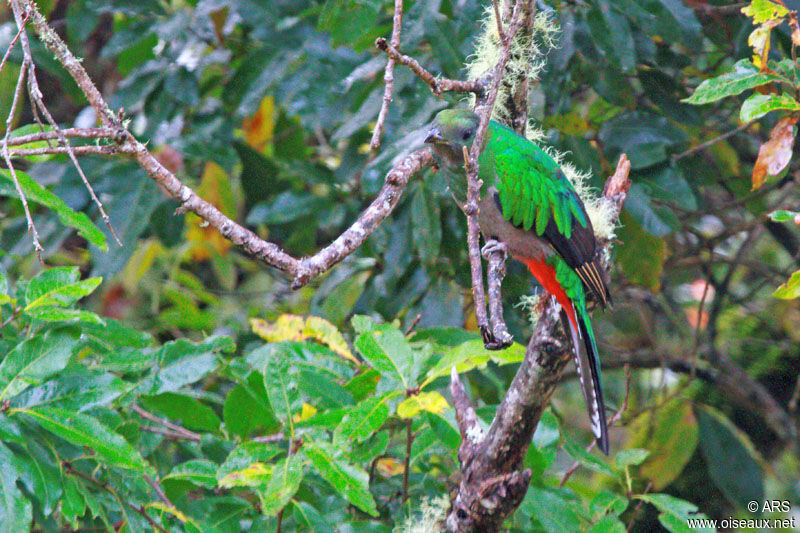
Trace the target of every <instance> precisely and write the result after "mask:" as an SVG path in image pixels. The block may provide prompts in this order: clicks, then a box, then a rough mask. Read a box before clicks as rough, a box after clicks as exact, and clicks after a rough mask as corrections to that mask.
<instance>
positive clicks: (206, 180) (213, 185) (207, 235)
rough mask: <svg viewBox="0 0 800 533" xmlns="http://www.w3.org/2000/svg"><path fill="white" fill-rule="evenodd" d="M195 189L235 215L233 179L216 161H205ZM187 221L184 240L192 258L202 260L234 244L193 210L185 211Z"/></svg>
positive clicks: (205, 197) (218, 206)
mask: <svg viewBox="0 0 800 533" xmlns="http://www.w3.org/2000/svg"><path fill="white" fill-rule="evenodd" d="M195 192H197V194H198V195H199V196H200V197H201V198H203V199H204V200H206V201H208V202H210V203H212V204H214V206H215V207H216V208H217V209H219V210H220V211H221V212H222V214H224V215H225V216H227V217H228V218H231V219H236V218H237V216H238V210H237V207H236V204H237V201H236V198H235V194H234V191H233V187H232V181H231V179H230V178H229V176H228V174H227V173H226V172H225V170H224V169H223V168H222V167H220V166H219V165H218V164H216V163H206V168H205V170H204V171H203V177H202V178H201V180H200V185H199V186H198V187H197V189H196V191H195ZM186 224H187V226H188V228H189V229H188V230H187V232H186V240H187V241H189V242H190V243H191V245H192V247H191V249H190V250H189V256H190V257H191V259H192V260H194V261H204V260H206V259H208V258H210V257H211V255H212V254H214V253H217V254H223V253H225V252H227V251H228V249H230V247H231V246H233V243H231V241H229V240H228V239H226V238H225V237H223V236H222V235H221V234H220V233H219V232H218V231H217V230H216V229H214V228H212V227H211V226H209V225H208V224H207V223H206V222H205V221H204V220H202V219H201V218H200V217H198V216H197V215H195V214H194V213H188V214H187V215H186Z"/></svg>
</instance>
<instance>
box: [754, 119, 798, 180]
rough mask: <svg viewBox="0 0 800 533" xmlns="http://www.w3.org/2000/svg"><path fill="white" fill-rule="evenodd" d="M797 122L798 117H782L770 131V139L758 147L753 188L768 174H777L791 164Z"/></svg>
mask: <svg viewBox="0 0 800 533" xmlns="http://www.w3.org/2000/svg"><path fill="white" fill-rule="evenodd" d="M796 123H797V117H792V116H789V117H784V118H782V119H780V120H779V121H778V123H777V124H775V127H774V128H772V131H770V132H769V140H768V141H767V142H765V143H763V144H762V145H761V148H759V149H758V159H757V160H756V164H755V166H754V167H753V190H755V189H758V188H759V187H761V186H762V185H763V184H764V180H765V179H766V177H767V175H770V176H775V175H776V174H778V173H779V172H780V171H781V170H783V169H784V168H786V165H788V164H789V161H790V160H791V159H792V144H794V125H795V124H796Z"/></svg>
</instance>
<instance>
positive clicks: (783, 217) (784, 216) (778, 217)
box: [769, 209, 800, 222]
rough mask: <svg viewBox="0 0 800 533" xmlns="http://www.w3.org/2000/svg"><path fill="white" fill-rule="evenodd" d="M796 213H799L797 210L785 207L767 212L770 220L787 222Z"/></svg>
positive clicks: (793, 217)
mask: <svg viewBox="0 0 800 533" xmlns="http://www.w3.org/2000/svg"><path fill="white" fill-rule="evenodd" d="M797 215H800V213H798V212H797V211H787V210H785V209H778V210H776V211H773V212H772V213H770V214H769V218H770V220H772V221H773V222H789V221H790V220H792V221H793V220H794V219H795V217H796V216H797Z"/></svg>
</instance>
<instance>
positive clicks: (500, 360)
mask: <svg viewBox="0 0 800 533" xmlns="http://www.w3.org/2000/svg"><path fill="white" fill-rule="evenodd" d="M524 356H525V347H524V346H522V345H521V344H519V343H516V342H515V343H514V344H512V345H511V346H509V347H508V348H505V349H503V350H496V351H492V350H487V349H486V348H485V347H484V345H483V341H482V340H480V339H472V340H469V341H467V342H462V343H461V344H459V345H458V346H456V347H454V348H452V349H450V350H449V351H447V352H446V353H445V354H444V356H443V357H441V358H440V359H439V361H438V362H437V363H436V365H434V367H433V368H431V369H430V370H428V373H427V377H426V378H425V381H424V382H423V383H422V386H423V387H425V386H426V385H428V384H429V383H431V382H432V381H433V380H434V379H436V378H440V377H442V376H449V375H450V369H451V368H452V367H453V366H455V367H456V371H457V372H458V373H459V374H463V373H464V372H469V371H470V370H472V369H475V368H483V367H485V366H486V364H487V363H488V362H489V361H494V362H495V363H497V364H498V365H503V364H509V363H518V362H520V361H522V359H523V357H524Z"/></svg>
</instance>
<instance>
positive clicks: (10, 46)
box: [0, 13, 30, 72]
mask: <svg viewBox="0 0 800 533" xmlns="http://www.w3.org/2000/svg"><path fill="white" fill-rule="evenodd" d="M29 18H30V15H29V14H28V13H25V18H24V19H23V20H22V24H21V25H20V26H19V27H18V28H17V34H16V35H15V36H14V38H13V39H11V42H10V43H8V48H7V49H6V53H5V54H3V60H2V61H0V72H3V67H5V66H6V61H8V56H10V55H11V50H12V49H13V48H14V45H15V44H17V39H19V36H20V35H21V34H22V32H23V30H24V29H25V25H26V24H27V23H28V19H29Z"/></svg>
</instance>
